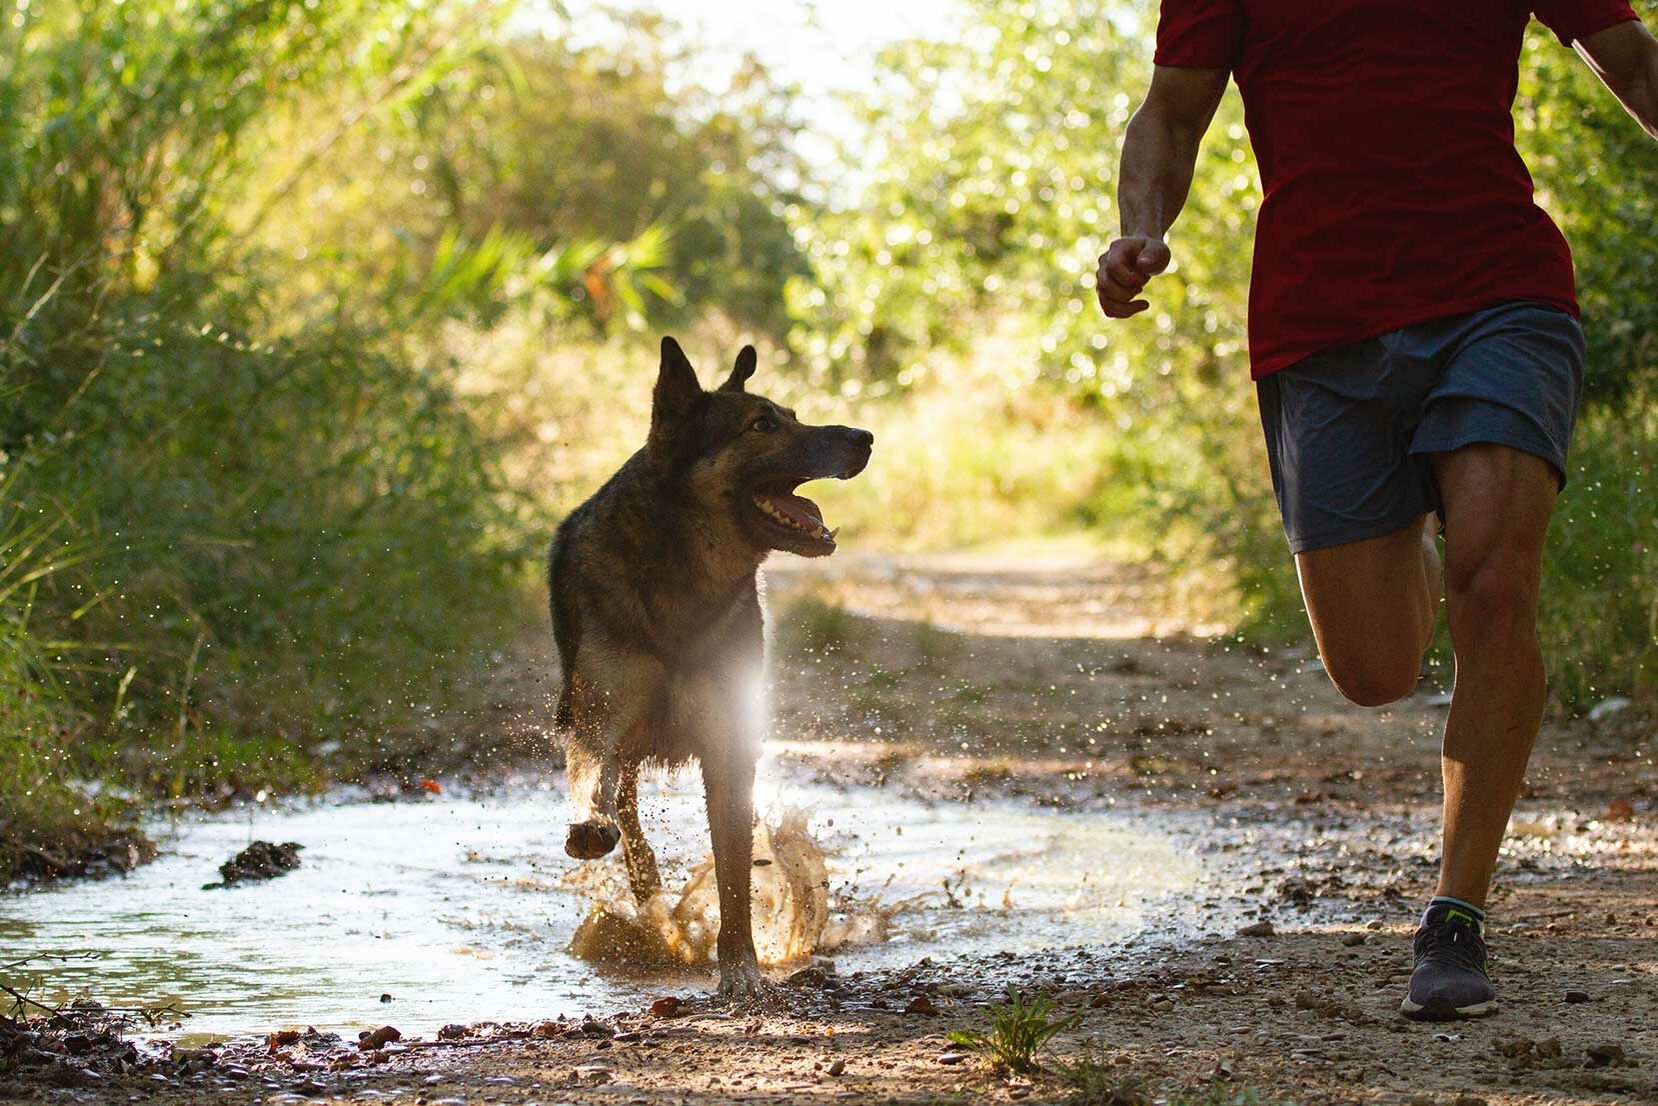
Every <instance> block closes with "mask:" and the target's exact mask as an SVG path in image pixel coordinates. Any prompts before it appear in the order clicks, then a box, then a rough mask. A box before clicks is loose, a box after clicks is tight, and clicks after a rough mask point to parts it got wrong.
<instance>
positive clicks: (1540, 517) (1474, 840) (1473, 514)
mask: <svg viewBox="0 0 1658 1106" xmlns="http://www.w3.org/2000/svg"><path fill="white" fill-rule="evenodd" d="M1434 470H1435V472H1436V473H1437V475H1438V478H1439V486H1440V492H1441V495H1442V496H1443V497H1444V503H1445V554H1446V558H1445V584H1446V589H1445V590H1446V605H1447V609H1448V613H1449V617H1450V623H1451V642H1452V645H1453V646H1454V648H1455V651H1456V692H1455V695H1454V697H1453V698H1452V700H1451V716H1450V719H1449V720H1448V721H1447V723H1446V725H1445V743H1444V750H1443V758H1442V761H1441V768H1442V771H1443V773H1444V778H1445V826H1444V853H1443V855H1442V857H1441V860H1440V874H1439V889H1438V893H1439V894H1441V895H1451V896H1454V897H1456V898H1458V899H1461V900H1463V901H1465V902H1469V903H1472V904H1474V905H1476V906H1482V905H1484V903H1485V896H1486V892H1487V890H1488V888H1489V885H1490V883H1491V871H1492V868H1493V867H1494V866H1495V864H1496V860H1497V850H1498V848H1499V847H1500V846H1501V844H1502V840H1503V835H1504V833H1506V832H1507V828H1508V817H1509V814H1510V813H1511V812H1512V811H1513V809H1514V800H1515V799H1516V798H1518V797H1519V794H1520V785H1521V782H1522V781H1523V779H1524V777H1525V770H1526V760H1527V759H1528V758H1529V757H1530V755H1531V746H1532V742H1533V741H1535V740H1536V737H1537V728H1538V726H1539V725H1540V724H1541V723H1542V719H1543V696H1544V687H1543V657H1542V653H1541V652H1540V650H1539V648H1538V644H1537V592H1538V587H1539V579H1540V576H1541V571H1542V563H1543V542H1544V539H1545V538H1546V536H1547V534H1548V529H1549V519H1550V517H1551V516H1552V515H1553V513H1554V501H1555V496H1556V494H1557V493H1558V491H1559V488H1560V479H1559V477H1558V475H1557V474H1556V473H1555V470H1554V467H1553V466H1552V465H1550V464H1549V463H1548V462H1547V461H1544V460H1542V459H1541V458H1538V457H1534V456H1532V455H1531V454H1529V453H1522V452H1520V451H1519V450H1516V449H1510V448H1509V447H1507V446H1501V445H1483V444H1482V445H1471V446H1466V447H1464V448H1462V449H1458V450H1456V451H1454V452H1451V453H1441V454H1436V455H1435V456H1434Z"/></svg>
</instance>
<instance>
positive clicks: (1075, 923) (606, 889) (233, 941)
mask: <svg viewBox="0 0 1658 1106" xmlns="http://www.w3.org/2000/svg"><path fill="white" fill-rule="evenodd" d="M791 763H794V759H791ZM641 798H642V814H643V817H644V820H645V826H646V831H647V833H648V834H649V835H650V837H651V839H652V840H653V842H654V843H655V845H656V848H657V852H658V855H659V857H660V858H661V860H662V862H663V865H664V876H665V879H666V882H667V883H668V885H669V886H670V887H673V888H675V889H676V895H677V894H679V891H678V889H680V888H685V887H687V885H688V884H689V885H691V886H690V891H691V892H692V894H691V896H690V898H688V899H687V902H691V903H692V905H693V906H694V905H695V904H694V902H692V900H693V899H694V896H695V893H696V891H697V888H696V885H697V884H698V875H699V873H698V872H697V868H698V866H699V864H700V863H701V862H702V860H703V858H704V857H705V856H706V854H707V851H708V846H707V836H706V822H705V820H704V818H703V812H702V801H701V795H700V785H699V782H698V780H697V778H696V777H695V776H694V775H683V776H681V777H678V778H675V779H672V780H669V781H666V782H663V783H658V784H655V785H647V786H646V788H645V793H644V794H642V796H641ZM757 801H758V805H759V808H760V810H761V811H762V813H763V814H764V816H765V817H766V820H767V821H768V823H770V824H771V825H772V826H774V827H778V826H783V825H784V824H790V828H789V829H788V830H787V833H789V834H795V833H804V834H805V835H806V837H807V839H808V840H809V842H811V846H812V847H811V848H810V849H808V852H810V853H819V854H820V862H821V865H822V867H821V869H818V871H819V872H821V873H822V874H820V875H818V876H816V877H815V878H816V879H817V880H818V881H820V883H821V882H824V881H826V884H827V886H826V887H824V888H823V890H824V892H825V894H824V895H823V897H822V899H821V904H822V906H823V907H826V916H825V917H824V918H822V919H821V923H820V924H817V923H814V925H813V926H811V927H810V928H811V930H812V933H811V934H810V935H809V937H810V938H811V939H812V940H815V941H816V942H817V944H818V946H819V947H818V949H817V951H818V952H820V953H822V954H825V955H829V956H831V957H833V959H834V961H835V963H836V965H837V966H838V968H839V970H840V971H841V972H848V971H857V970H863V969H876V968H889V967H899V966H902V965H905V964H909V963H912V962H914V961H916V960H919V959H920V958H922V957H926V956H935V957H937V956H941V955H988V954H992V953H998V952H1012V953H1030V952H1036V951H1040V950H1042V949H1044V948H1057V947H1063V946H1073V945H1080V944H1086V945H1091V946H1095V947H1099V946H1102V945H1109V944H1111V943H1114V942H1119V941H1122V940H1124V939H1126V938H1127V937H1129V936H1130V935H1132V934H1133V933H1134V932H1135V931H1136V930H1137V929H1138V928H1140V927H1141V925H1142V924H1143V919H1144V918H1145V916H1146V914H1147V910H1148V907H1149V906H1150V905H1151V904H1152V903H1153V902H1155V901H1156V900H1157V899H1160V898H1162V897H1164V896H1166V895H1170V894H1183V893H1187V892H1189V891H1190V889H1191V888H1192V887H1193V886H1195V885H1196V884H1197V882H1198V880H1199V877H1200V874H1201V867H1200V862H1199V861H1198V859H1196V858H1195V857H1194V856H1193V855H1192V854H1191V853H1190V851H1189V849H1188V847H1187V846H1186V845H1185V844H1183V843H1180V842H1176V841H1174V840H1173V839H1170V838H1167V837H1163V836H1160V835H1158V834H1156V833H1153V832H1152V831H1150V830H1149V829H1148V828H1145V827H1142V826H1139V825H1137V824H1136V823H1135V822H1134V821H1133V819H1132V818H1131V817H1129V816H1127V815H1119V814H1114V813H1103V812H1093V813H1075V812H1056V811H1053V810H1046V809H1039V808H1037V807H1035V806H1033V805H1030V804H1024V803H1018V802H1013V801H981V802H978V803H975V804H972V805H968V804H961V803H950V802H926V801H922V800H918V799H906V798H902V797H899V796H895V795H892V794H889V793H887V792H884V791H876V790H871V789H862V788H852V789H846V788H836V787H831V786H828V785H826V784H824V783H821V782H817V781H816V780H815V779H813V778H808V776H807V775H805V774H803V773H801V772H798V771H797V770H795V769H793V768H790V769H785V768H783V767H782V766H781V765H779V764H777V763H775V762H771V761H767V762H763V763H762V765H761V771H760V785H759V788H758V793H757ZM565 814H566V806H565V800H564V796H563V794H562V792H561V791H560V790H559V789H558V788H557V787H556V786H550V785H545V784H536V785H530V784H525V785H520V786H506V787H502V788H500V789H497V790H493V791H490V792H489V793H487V794H473V795H460V794H454V793H449V792H446V793H444V794H441V795H432V796H430V797H428V798H427V799H425V800H420V801H402V802H396V803H374V802H368V801H351V800H350V797H349V796H346V797H335V798H332V799H330V800H329V801H327V802H319V803H315V804H309V805H306V806H300V807H287V808H282V809H279V810H258V811H254V812H252V813H251V814H250V813H249V812H242V813H240V814H236V815H223V816H213V817H201V818H192V819H189V820H187V821H184V822H182V823H177V824H172V825H157V826H153V827H151V830H152V833H154V834H155V835H156V836H157V837H158V839H159V840H160V841H161V843H162V850H163V851H162V856H161V857H160V858H159V859H158V860H156V861H155V862H154V863H152V864H150V865H148V866H146V867H143V868H141V869H139V870H138V871H136V872H134V873H133V874H131V875H130V876H127V877H124V878H118V879H112V880H105V881H101V882H90V883H72V884H69V885H66V886H62V887H57V888H51V889H46V890H40V891H34V892H29V893H25V894H19V895H10V896H4V897H0V948H3V949H4V951H5V956H4V958H3V959H4V960H7V961H10V960H15V959H17V958H20V957H24V956H28V955H30V954H33V953H70V954H75V956H74V958H72V959H69V960H66V961H63V962H58V963H51V964H49V965H48V966H47V967H46V968H45V970H44V971H43V972H42V973H41V975H40V976H39V977H37V978H35V979H33V980H31V979H30V978H29V977H28V975H27V974H26V973H23V974H20V973H19V972H17V971H13V972H12V973H11V975H10V977H9V978H7V979H6V980H5V981H6V982H7V983H9V984H10V985H12V986H19V985H20V983H21V984H31V983H32V985H33V986H34V992H33V993H34V994H35V995H36V996H37V997H41V998H43V999H46V1000H48V1001H51V1000H56V999H62V998H64V997H67V996H69V995H73V994H77V993H84V994H89V995H91V996H93V997H95V998H97V999H99V1000H100V1001H102V1002H105V1003H113V1004H121V1005H131V1004H140V1003H143V1004H148V1003H155V1002H173V1003H176V1004H177V1006H178V1007H179V1008H181V1009H183V1010H185V1011H188V1012H189V1013H190V1015H191V1017H189V1018H188V1019H187V1020H186V1021H185V1022H184V1023H183V1027H182V1028H183V1031H184V1032H187V1033H190V1034H192V1035H194V1034H201V1033H210V1034H227V1035H236V1034H243V1033H250V1032H265V1031H267V1030H269V1029H271V1028H273V1027H278V1026H285V1025H289V1024H302V1025H314V1026H317V1027H318V1028H331V1029H350V1028H353V1027H360V1026H365V1025H370V1024H374V1025H378V1024H383V1023H386V1022H391V1023H394V1024H396V1025H398V1026H399V1027H400V1028H401V1029H402V1030H403V1031H404V1032H405V1033H411V1032H412V1033H430V1032H432V1031H434V1030H436V1029H437V1028H438V1027H440V1026H442V1025H444V1024H446V1023H449V1022H472V1021H477V1020H481V1019H498V1020H503V1021H505V1020H522V1019H532V1018H544V1017H553V1016H556V1015H557V1014H559V1013H565V1014H579V1013H581V1012H583V1011H595V1012H603V1011H605V1010H608V1009H611V1008H613V1007H615V1006H619V1005H623V1004H635V1003H637V1002H638V1001H639V1000H640V999H641V998H648V997H650V996H653V995H660V994H662V993H664V992H665V991H670V990H696V989H701V988H706V987H708V986H709V985H710V983H711V981H712V978H713V977H712V972H711V970H709V969H707V968H683V967H681V968H678V969H676V970H673V971H671V972H668V973H666V974H664V973H662V972H660V971H658V972H656V973H654V974H652V975H649V976H647V977H645V978H640V977H639V974H638V973H637V972H618V971H617V970H615V969H614V968H613V967H599V966H595V965H594V964H592V963H589V962H586V961H583V960H581V959H578V958H577V957H576V956H575V955H573V954H572V953H571V951H570V945H571V940H572V937H573V936H574V935H575V933H576V932H577V931H578V929H579V928H581V927H582V924H583V922H584V920H587V919H589V918H590V916H591V915H592V914H593V912H594V908H595V904H596V903H597V904H600V905H605V906H608V907H611V908H613V909H623V910H626V909H630V907H628V905H627V900H626V896H625V893H624V892H623V891H622V887H623V886H624V885H623V883H622V878H621V873H620V863H619V861H617V860H616V859H615V858H611V859H610V860H607V861H605V862H603V864H602V865H596V866H595V865H590V866H588V870H586V871H583V870H582V869H581V867H580V866H578V865H576V864H575V863H574V862H573V861H570V860H568V859H567V858H566V857H565V856H564V855H563V852H562V843H563V837H564V825H565V822H566V816H565ZM254 839H264V840H269V841H276V842H289V841H291V842H297V843H298V844H300V845H302V846H303V851H302V853H301V854H300V855H301V857H302V862H301V864H300V866H299V868H298V869H297V870H295V871H292V872H290V873H288V874H286V875H284V876H281V877H280V878H277V879H274V880H271V881H270V882H263V883H249V884H243V885H239V886H236V887H233V888H228V889H210V890H209V889H203V884H205V883H208V882H210V881H213V880H215V879H216V878H217V875H218V873H217V868H218V865H219V864H220V863H222V862H223V861H224V860H225V859H226V858H228V857H230V856H231V855H232V854H234V853H236V852H237V851H239V850H241V849H242V848H244V847H246V846H247V845H248V844H249V842H250V841H251V840H254ZM800 848H801V846H799V845H798V842H797V843H796V844H794V845H790V846H788V847H787V848H782V849H781V851H780V852H779V863H778V864H777V865H775V867H776V868H777V869H778V870H777V871H771V870H769V869H768V868H766V867H762V868H760V869H757V870H756V875H757V880H758V882H759V886H758V888H757V901H758V902H762V903H764V902H768V901H769V902H792V901H793V900H791V899H790V896H789V895H787V894H782V895H780V896H779V895H776V894H774V895H773V896H772V897H771V898H768V897H767V891H766V882H765V881H766V879H768V878H771V879H773V880H774V881H775V880H776V879H778V878H779V877H784V878H786V876H787V875H788V873H787V872H785V871H783V870H782V869H785V868H791V867H792V868H793V869H796V870H805V869H802V868H801V863H802V862H801V861H800V860H799V857H800V856H801V853H800ZM790 849H792V850H793V851H792V852H791V851H789V850H790ZM784 853H787V854H788V855H783V854H784ZM811 862H812V861H811V860H810V859H808V861H807V862H806V863H807V865H808V866H809V864H810V863H811ZM595 869H596V870H595ZM704 882H711V881H704ZM772 890H773V892H776V890H777V886H776V884H775V883H774V885H773V888H772ZM773 909H774V910H778V909H780V910H783V911H791V910H794V909H796V907H794V906H792V905H791V906H785V907H782V908H776V907H774V908H773ZM762 912H763V911H762ZM710 920H711V919H705V920H704V922H703V924H706V923H707V921H710ZM756 921H757V928H758V929H759V930H760V932H761V943H762V948H764V946H765V938H764V933H765V932H766V930H767V928H768V926H769V927H770V929H771V930H772V932H774V933H779V934H784V935H787V939H782V938H780V939H779V941H778V947H780V948H782V947H788V948H790V949H791V950H792V951H794V952H796V953H798V952H799V951H800V943H801V942H800V940H799V933H798V930H799V928H800V927H799V926H798V925H797V924H796V923H797V921H798V919H795V918H790V917H771V918H766V917H760V916H758V914H757V918H756ZM791 927H792V928H791ZM0 974H3V973H0ZM382 996H389V1001H383V1000H382Z"/></svg>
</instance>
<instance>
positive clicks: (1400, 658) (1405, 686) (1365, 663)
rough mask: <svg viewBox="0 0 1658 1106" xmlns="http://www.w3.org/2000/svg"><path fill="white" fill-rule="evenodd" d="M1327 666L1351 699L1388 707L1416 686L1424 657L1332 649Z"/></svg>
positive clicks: (1337, 683) (1338, 687)
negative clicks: (1344, 653) (1347, 651)
mask: <svg viewBox="0 0 1658 1106" xmlns="http://www.w3.org/2000/svg"><path fill="white" fill-rule="evenodd" d="M1324 670H1325V672H1327V673H1328V674H1329V676H1330V682H1331V683H1333V684H1335V685H1336V690H1337V691H1339V692H1341V694H1342V697H1343V698H1345V699H1347V700H1348V701H1349V702H1353V703H1357V704H1358V705H1359V706H1361V707H1385V706H1386V705H1387V704H1389V703H1397V702H1398V701H1399V700H1400V699H1403V698H1405V696H1407V695H1409V694H1410V693H1411V692H1413V691H1415V690H1416V682H1417V680H1418V679H1420V678H1421V675H1422V658H1421V656H1419V655H1414V654H1410V653H1405V654H1399V653H1395V654H1393V655H1388V654H1385V653H1381V652H1378V651H1374V650H1353V651H1352V652H1350V653H1348V654H1346V655H1342V654H1339V653H1335V652H1334V651H1332V652H1331V653H1327V654H1326V655H1325V657H1324Z"/></svg>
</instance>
